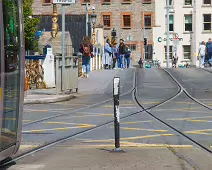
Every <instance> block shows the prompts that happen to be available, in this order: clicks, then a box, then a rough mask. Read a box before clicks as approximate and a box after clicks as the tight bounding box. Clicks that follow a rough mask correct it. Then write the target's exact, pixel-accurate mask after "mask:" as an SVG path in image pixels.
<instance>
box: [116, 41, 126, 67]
mask: <svg viewBox="0 0 212 170" xmlns="http://www.w3.org/2000/svg"><path fill="white" fill-rule="evenodd" d="M125 54H126V45H125V44H124V40H123V39H120V44H119V53H118V55H119V57H118V58H119V62H120V68H122V69H124V68H125V57H124V56H125Z"/></svg>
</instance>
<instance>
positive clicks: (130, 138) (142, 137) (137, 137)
mask: <svg viewBox="0 0 212 170" xmlns="http://www.w3.org/2000/svg"><path fill="white" fill-rule="evenodd" d="M161 136H174V134H158V135H146V136H135V137H127V138H120V140H136V139H145V138H154V137H161ZM110 141H114V139H105V140H86V141H84V142H88V143H90V142H110Z"/></svg>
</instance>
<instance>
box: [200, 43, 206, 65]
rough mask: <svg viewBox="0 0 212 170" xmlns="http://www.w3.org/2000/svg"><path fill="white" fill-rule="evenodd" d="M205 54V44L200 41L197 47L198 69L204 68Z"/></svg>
mask: <svg viewBox="0 0 212 170" xmlns="http://www.w3.org/2000/svg"><path fill="white" fill-rule="evenodd" d="M205 54H206V46H205V42H204V41H202V43H201V45H200V46H199V53H198V56H199V61H200V67H204V62H205Z"/></svg>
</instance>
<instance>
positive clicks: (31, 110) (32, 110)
mask: <svg viewBox="0 0 212 170" xmlns="http://www.w3.org/2000/svg"><path fill="white" fill-rule="evenodd" d="M25 111H29V112H48V111H49V110H34V109H26V110H25Z"/></svg>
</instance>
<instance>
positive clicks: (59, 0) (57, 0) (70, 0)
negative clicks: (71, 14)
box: [52, 0, 76, 4]
mask: <svg viewBox="0 0 212 170" xmlns="http://www.w3.org/2000/svg"><path fill="white" fill-rule="evenodd" d="M52 3H53V4H75V3H76V0H53V1H52Z"/></svg>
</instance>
